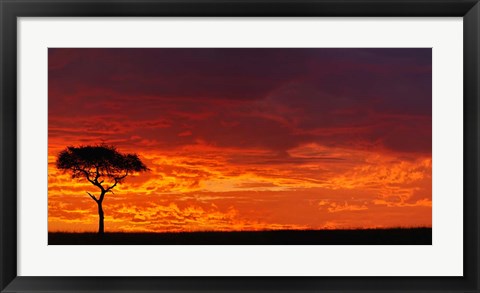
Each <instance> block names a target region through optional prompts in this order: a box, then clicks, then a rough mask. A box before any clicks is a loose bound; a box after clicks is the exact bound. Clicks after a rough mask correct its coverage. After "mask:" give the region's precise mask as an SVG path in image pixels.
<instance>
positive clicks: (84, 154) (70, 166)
mask: <svg viewBox="0 0 480 293" xmlns="http://www.w3.org/2000/svg"><path fill="white" fill-rule="evenodd" d="M56 166H57V168H58V169H60V170H63V171H67V172H71V174H72V178H85V179H87V180H88V182H90V183H92V184H93V185H95V186H96V187H98V188H99V189H100V195H99V196H98V198H97V197H95V195H93V194H91V193H90V192H88V191H87V194H88V195H89V196H90V197H91V198H92V199H93V200H94V201H95V202H96V203H97V205H98V218H99V219H98V233H99V234H103V233H104V221H103V219H104V214H103V207H102V203H103V199H104V197H105V194H107V193H108V192H112V193H113V191H112V189H113V188H114V187H115V186H117V184H119V183H121V182H122V181H123V180H124V179H125V178H126V177H127V176H128V175H129V174H131V173H133V172H145V171H148V168H147V166H145V164H144V163H143V162H142V161H141V160H140V159H139V158H138V156H137V155H136V154H122V153H120V152H118V151H117V149H116V148H115V147H114V146H111V145H104V144H102V145H96V146H79V147H73V146H69V147H67V148H66V149H65V150H63V151H61V152H60V153H59V154H58V157H57V162H56Z"/></svg>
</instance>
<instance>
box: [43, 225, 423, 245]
mask: <svg viewBox="0 0 480 293" xmlns="http://www.w3.org/2000/svg"><path fill="white" fill-rule="evenodd" d="M48 244H49V245H75V244H76V245H431V244H432V229H431V228H424V227H422V228H389V229H345V230H269V231H237V232H218V231H206V232H169V233H105V234H104V235H103V237H98V235H97V234H96V233H61V232H56V233H49V234H48Z"/></svg>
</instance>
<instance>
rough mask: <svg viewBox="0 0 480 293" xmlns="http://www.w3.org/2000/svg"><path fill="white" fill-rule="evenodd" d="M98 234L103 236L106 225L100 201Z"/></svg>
mask: <svg viewBox="0 0 480 293" xmlns="http://www.w3.org/2000/svg"><path fill="white" fill-rule="evenodd" d="M97 205H98V234H100V235H103V233H104V232H105V231H104V224H103V208H102V202H101V201H98V202H97Z"/></svg>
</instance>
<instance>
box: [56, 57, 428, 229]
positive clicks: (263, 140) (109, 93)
mask: <svg viewBox="0 0 480 293" xmlns="http://www.w3.org/2000/svg"><path fill="white" fill-rule="evenodd" d="M431 60H432V52H431V49H333V48H332V49H315V48H312V49H279V48H262V49H261V48H257V49H255V48H242V49H232V48H217V49H211V48H206V49H193V48H185V49H178V48H163V49H84V48H79V49H49V50H48V67H49V68H48V117H49V118H48V138H49V146H48V158H49V167H48V215H49V218H48V223H49V231H72V232H82V231H92V232H95V231H96V230H97V229H98V214H97V206H96V203H95V202H94V201H93V200H92V199H91V198H90V197H89V196H88V195H87V193H86V191H89V192H92V193H98V189H97V188H96V187H94V186H92V185H91V184H90V183H88V182H86V180H81V179H72V178H71V175H69V174H68V173H63V172H61V171H59V170H57V169H56V167H55V161H56V156H57V155H58V153H59V152H60V151H61V150H63V149H65V148H66V147H67V146H79V145H96V144H101V143H106V144H111V145H115V146H116V147H117V149H118V150H119V151H121V152H125V153H137V154H138V155H139V157H140V158H141V160H142V161H143V162H144V163H145V164H146V165H147V167H148V168H149V169H150V171H149V172H147V173H142V174H135V175H131V176H129V177H128V178H127V179H126V181H125V182H124V183H123V184H121V185H118V186H117V187H115V189H114V190H113V191H114V194H111V193H110V194H107V195H106V198H105V201H104V203H103V208H104V211H105V231H106V232H112V231H126V232H129V231H135V232H143V231H149V232H162V231H199V230H263V229H335V228H373V227H394V226H395V227H398V226H402V227H413V226H415V227H416V226H428V227H431V223H432V176H431V174H432V63H431Z"/></svg>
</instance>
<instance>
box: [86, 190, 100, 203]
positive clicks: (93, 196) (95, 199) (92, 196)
mask: <svg viewBox="0 0 480 293" xmlns="http://www.w3.org/2000/svg"><path fill="white" fill-rule="evenodd" d="M87 193H88V195H90V197H91V198H92V199H93V200H94V201H95V202H98V199H97V198H96V197H95V195H92V194H91V193H90V192H88V191H87Z"/></svg>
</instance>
